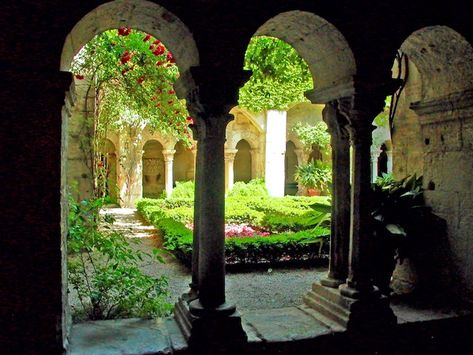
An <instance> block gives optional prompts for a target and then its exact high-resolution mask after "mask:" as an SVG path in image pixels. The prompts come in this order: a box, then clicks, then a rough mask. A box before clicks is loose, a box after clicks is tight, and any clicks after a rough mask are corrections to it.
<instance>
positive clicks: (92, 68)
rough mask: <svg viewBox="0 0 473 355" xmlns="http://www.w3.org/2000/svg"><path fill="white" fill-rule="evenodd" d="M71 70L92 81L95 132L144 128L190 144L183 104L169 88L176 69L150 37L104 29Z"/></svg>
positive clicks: (87, 45) (77, 75)
mask: <svg viewBox="0 0 473 355" xmlns="http://www.w3.org/2000/svg"><path fill="white" fill-rule="evenodd" d="M71 71H72V72H73V74H75V76H76V78H77V79H79V80H83V79H84V78H87V79H90V80H92V81H93V83H94V86H95V90H96V98H100V99H99V106H98V110H97V112H96V120H97V124H98V126H99V128H102V129H104V130H106V129H107V128H114V129H123V128H124V127H128V126H131V127H143V126H144V125H148V126H149V127H150V128H151V129H157V130H159V131H161V132H163V133H169V134H172V135H173V136H175V137H178V138H179V139H181V140H183V141H184V142H185V143H187V144H190V131H189V129H188V127H187V121H186V118H187V117H188V112H187V110H186V106H185V100H179V99H178V98H177V96H176V93H175V91H174V89H173V84H174V82H175V81H176V79H177V78H178V77H179V71H178V68H177V66H176V65H175V60H174V57H173V55H172V53H171V52H169V51H168V50H167V49H166V47H165V46H164V45H163V44H162V43H161V42H159V41H158V40H157V39H156V38H154V37H151V36H150V35H147V34H146V33H143V32H141V31H138V30H135V29H133V30H132V29H128V28H125V29H123V28H121V29H119V30H118V31H117V30H110V31H105V32H103V33H101V34H100V35H98V36H96V37H94V38H93V39H92V40H91V41H90V42H88V43H87V44H86V45H85V46H84V48H83V49H82V50H81V51H80V52H79V54H78V55H77V56H76V58H75V59H74V61H73V63H72V68H71Z"/></svg>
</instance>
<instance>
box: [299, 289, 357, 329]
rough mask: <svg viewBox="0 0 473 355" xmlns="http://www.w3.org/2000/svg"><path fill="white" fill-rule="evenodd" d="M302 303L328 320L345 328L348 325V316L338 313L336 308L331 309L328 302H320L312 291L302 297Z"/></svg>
mask: <svg viewBox="0 0 473 355" xmlns="http://www.w3.org/2000/svg"><path fill="white" fill-rule="evenodd" d="M303 300H304V302H305V303H306V304H307V305H308V306H310V307H312V308H313V309H314V310H316V311H317V312H319V313H320V314H322V315H324V316H325V317H327V318H329V319H330V320H331V321H333V322H335V323H337V324H339V325H341V326H343V327H346V326H347V324H348V315H347V314H344V313H342V312H339V310H338V307H331V306H330V305H329V303H328V302H324V303H322V302H320V297H318V296H317V295H316V294H315V293H313V292H312V291H311V292H309V293H308V294H306V295H305V296H304V297H303Z"/></svg>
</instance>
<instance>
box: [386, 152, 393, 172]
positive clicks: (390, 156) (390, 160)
mask: <svg viewBox="0 0 473 355" xmlns="http://www.w3.org/2000/svg"><path fill="white" fill-rule="evenodd" d="M386 155H387V157H388V164H387V165H388V169H387V170H388V174H390V173H392V172H393V151H392V150H386Z"/></svg>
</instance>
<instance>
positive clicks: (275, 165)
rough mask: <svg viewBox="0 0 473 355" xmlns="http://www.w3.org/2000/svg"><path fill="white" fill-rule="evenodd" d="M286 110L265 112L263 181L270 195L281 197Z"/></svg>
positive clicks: (282, 192) (282, 193) (283, 182)
mask: <svg viewBox="0 0 473 355" xmlns="http://www.w3.org/2000/svg"><path fill="white" fill-rule="evenodd" d="M286 120H287V112H286V111H276V110H269V111H267V113H266V160H265V183H266V188H267V189H268V193H269V195H270V196H274V197H283V196H284V185H285V176H284V175H285V174H284V171H285V166H284V165H285V164H284V163H285V162H284V157H285V153H286Z"/></svg>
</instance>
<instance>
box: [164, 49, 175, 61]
mask: <svg viewBox="0 0 473 355" xmlns="http://www.w3.org/2000/svg"><path fill="white" fill-rule="evenodd" d="M166 59H167V60H168V62H170V63H176V60H175V59H174V56H173V55H172V53H171V52H168V54H167V55H166Z"/></svg>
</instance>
